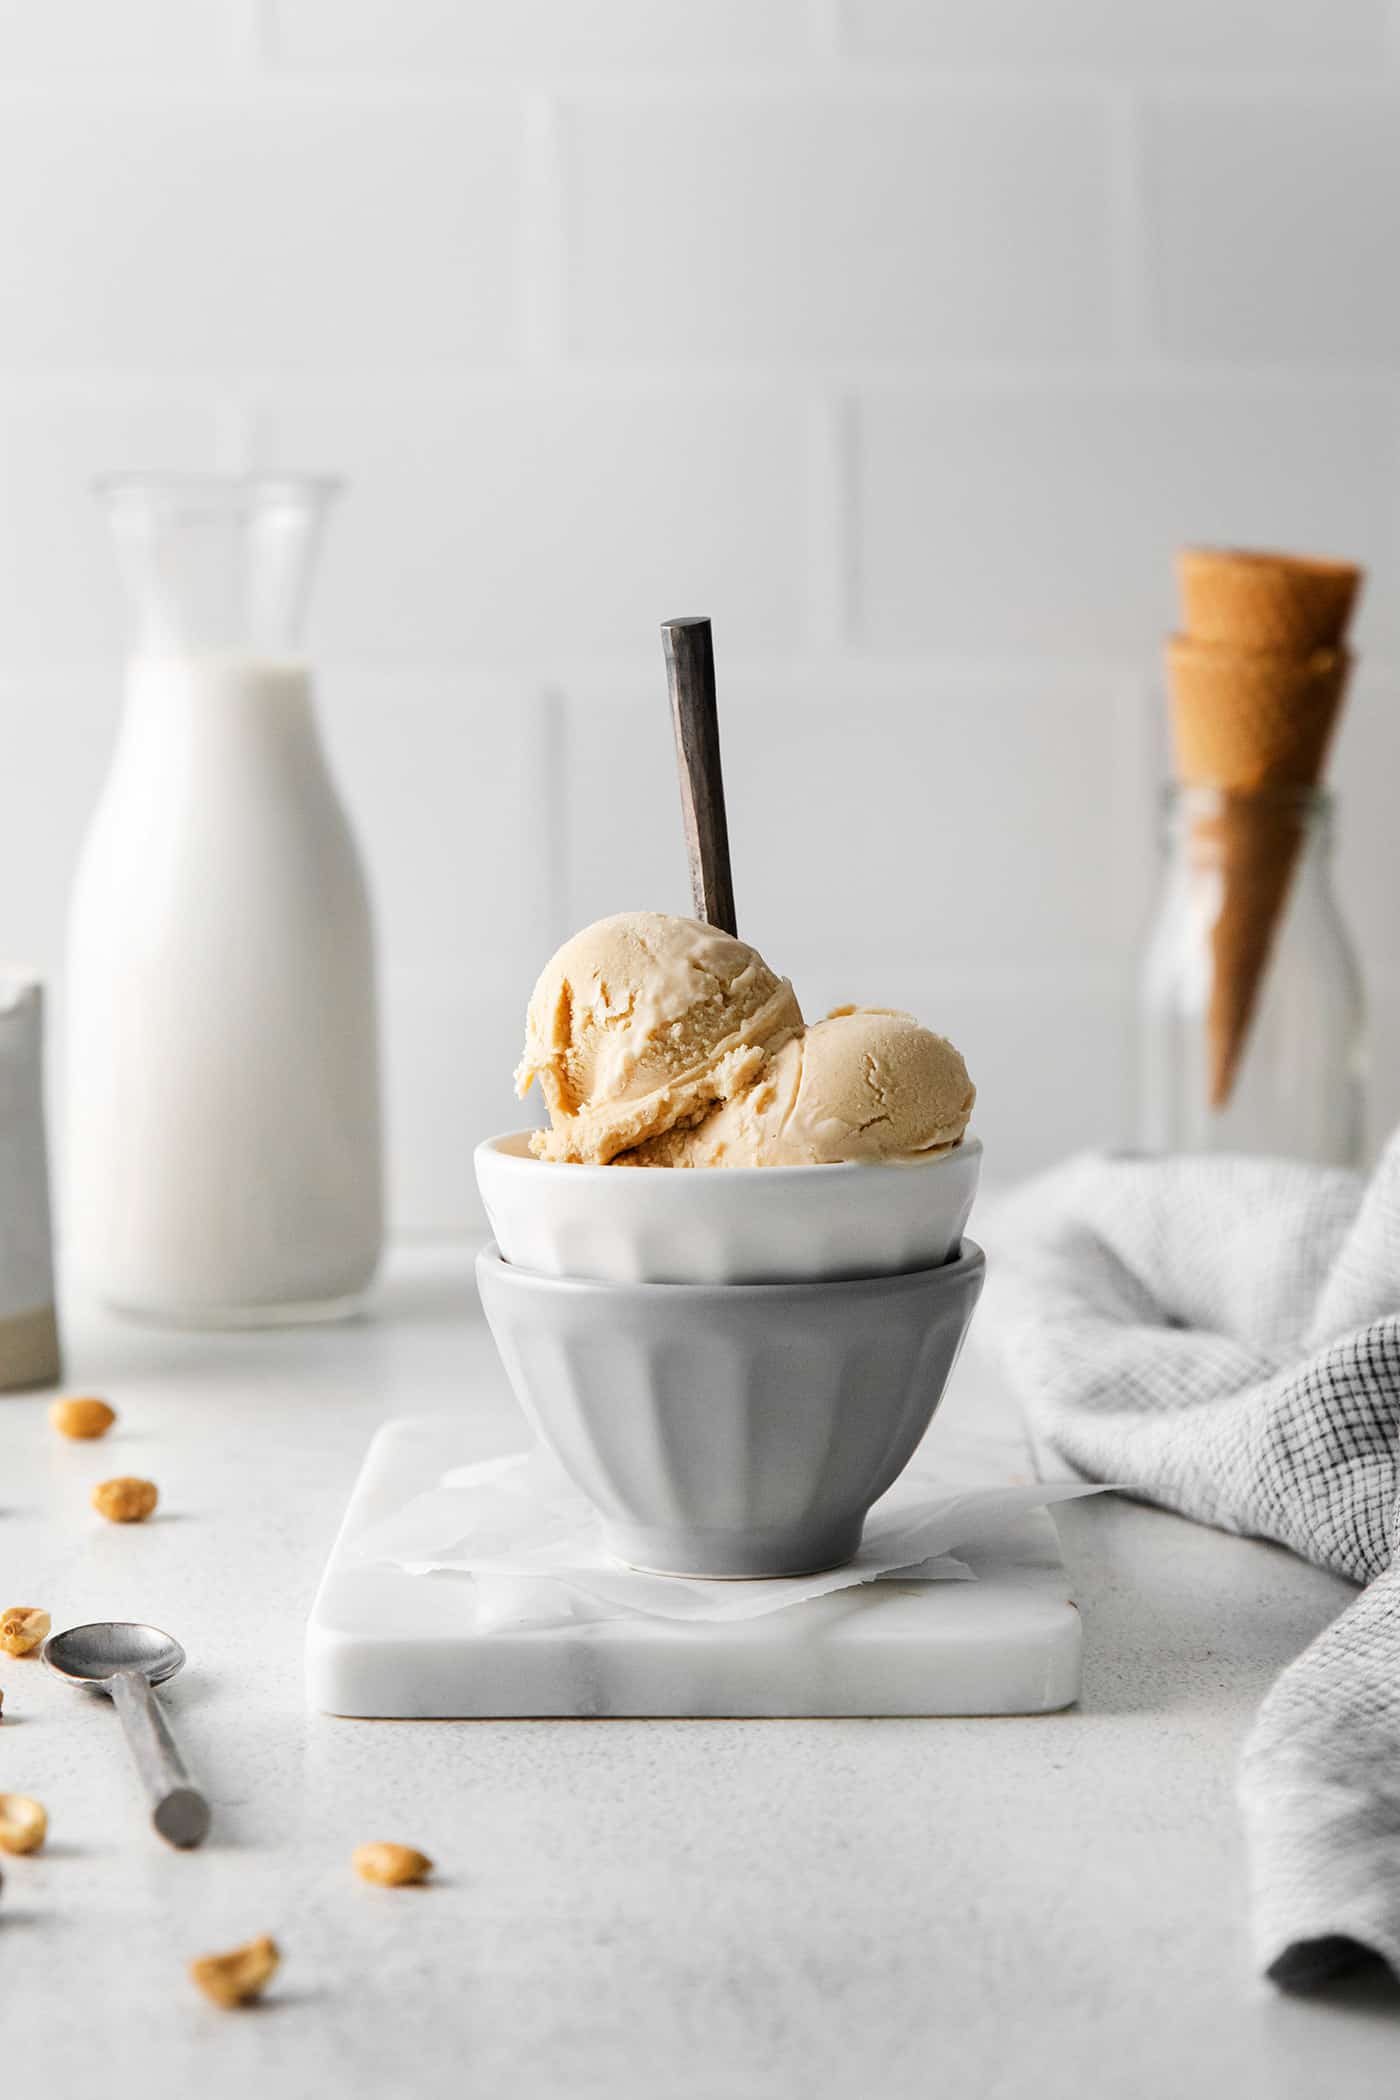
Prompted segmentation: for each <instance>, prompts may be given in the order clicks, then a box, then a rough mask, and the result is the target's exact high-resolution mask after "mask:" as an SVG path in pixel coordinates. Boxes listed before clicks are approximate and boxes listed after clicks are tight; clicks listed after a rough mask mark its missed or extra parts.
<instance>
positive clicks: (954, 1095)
mask: <svg viewBox="0 0 1400 2100" xmlns="http://www.w3.org/2000/svg"><path fill="white" fill-rule="evenodd" d="M975 1098H976V1089H975V1087H974V1086H973V1084H972V1081H971V1080H970V1079H969V1078H968V1076H967V1066H966V1065H965V1064H964V1063H963V1061H962V1058H961V1057H960V1056H959V1054H958V1052H957V1051H956V1050H955V1049H954V1048H953V1045H952V1044H951V1043H949V1042H946V1041H945V1040H944V1038H943V1037H942V1036H941V1035H934V1034H933V1033H932V1031H931V1030H929V1029H927V1028H922V1027H920V1025H919V1023H918V1022H917V1021H916V1020H914V1019H913V1017H912V1015H909V1014H902V1013H893V1012H889V1011H886V1010H884V1009H882V1008H874V1007H842V1008H839V1009H838V1010H837V1011H836V1012H835V1013H833V1014H831V1015H830V1016H829V1017H828V1018H827V1019H826V1020H825V1021H818V1022H817V1023H816V1024H815V1026H813V1027H811V1028H809V1029H807V1030H806V1032H805V1033H804V1034H802V1035H797V1036H793V1037H792V1038H790V1040H789V1041H787V1042H786V1043H784V1044H783V1046H782V1048H781V1049H779V1050H778V1051H777V1052H776V1053H775V1055H774V1056H772V1057H771V1058H770V1059H769V1060H768V1062H767V1064H766V1065H765V1066H764V1068H763V1071H762V1072H761V1074H760V1075H759V1077H758V1078H757V1079H756V1080H755V1081H754V1082H753V1084H752V1085H750V1086H748V1087H747V1088H745V1090H744V1091H743V1092H742V1093H738V1094H735V1095H734V1096H732V1097H731V1098H730V1099H729V1100H728V1101H726V1102H724V1103H723V1104H722V1105H721V1106H720V1107H718V1108H716V1109H714V1110H713V1111H712V1112H711V1113H710V1114H709V1115H708V1116H706V1117H705V1118H704V1120H703V1121H702V1122H700V1123H698V1124H696V1125H695V1126H693V1127H692V1128H689V1129H685V1130H672V1131H670V1132H668V1133H666V1134H664V1135H661V1136H658V1137H654V1138H652V1139H650V1140H649V1141H648V1142H646V1143H645V1144H643V1145H641V1146H640V1147H638V1148H637V1149H636V1150H635V1151H633V1152H630V1153H629V1154H628V1155H627V1156H626V1158H625V1159H623V1160H620V1161H619V1162H618V1164H619V1165H627V1166H639V1167H648V1166H650V1167H801V1166H830V1165H834V1164H835V1163H837V1162H839V1161H842V1160H866V1161H872V1160H888V1161H900V1160H905V1161H913V1160H920V1159H927V1158H929V1157H931V1156H932V1155H934V1154H937V1153H939V1152H946V1151H947V1150H948V1148H949V1147H950V1146H951V1145H955V1144H957V1143H958V1141H959V1139H960V1138H961V1137H962V1134H963V1132H964V1131H965V1130H966V1128H967V1122H968V1118H969V1116H970V1115H971V1114H972V1104H973V1101H974V1099H975Z"/></svg>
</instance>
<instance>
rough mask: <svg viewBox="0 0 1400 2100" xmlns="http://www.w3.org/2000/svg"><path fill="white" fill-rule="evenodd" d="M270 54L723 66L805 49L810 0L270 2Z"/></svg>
mask: <svg viewBox="0 0 1400 2100" xmlns="http://www.w3.org/2000/svg"><path fill="white" fill-rule="evenodd" d="M267 5H268V15H269V24H270V26H269V35H268V42H269V48H270V50H271V53H272V55H273V56H274V58H276V59H279V60H281V61H283V62H284V63H286V64H290V65H297V66H363V67H367V68H374V69H375V70H378V69H379V68H381V67H385V66H388V67H402V68H404V69H405V70H411V69H416V68H419V67H422V68H433V69H437V68H439V67H444V66H445V67H453V68H459V69H462V70H466V69H468V68H471V69H473V70H475V69H476V68H479V67H493V66H500V67H510V68H512V69H522V70H528V71H529V72H530V73H532V74H544V75H545V76H546V77H547V76H548V75H549V74H550V73H551V72H553V71H554V70H555V69H556V68H559V67H575V68H580V69H583V70H587V71H592V70H595V69H601V68H605V67H610V66H639V67H646V66H658V65H661V66H684V67H686V68H687V70H691V69H694V68H701V69H705V70H708V69H710V68H716V69H719V68H723V67H725V66H730V65H734V64H738V63H742V62H744V61H752V60H759V61H765V62H778V61H782V60H789V59H791V58H792V57H793V56H794V54H800V53H801V51H802V49H803V47H804V45H805V43H806V41H807V38H808V35H809V24H810V10H809V8H808V6H807V4H806V0H705V5H704V6H703V7H697V6H696V5H695V4H694V0H510V4H509V5H508V6H481V5H466V6H464V5H463V0H267Z"/></svg>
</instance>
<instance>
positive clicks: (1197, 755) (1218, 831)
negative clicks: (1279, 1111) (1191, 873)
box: [1167, 635, 1351, 1109]
mask: <svg viewBox="0 0 1400 2100" xmlns="http://www.w3.org/2000/svg"><path fill="white" fill-rule="evenodd" d="M1350 668H1351V660H1350V658H1349V657H1348V656H1347V655H1346V653H1345V652H1344V651H1343V650H1340V649H1320V650H1314V651H1313V652H1312V653H1311V654H1308V655H1304V656H1293V655H1289V654H1288V653H1287V652H1286V651H1282V650H1258V649H1241V648H1235V647H1230V646H1227V645H1224V644H1220V643H1212V642H1202V641H1199V640H1197V639H1196V638H1195V637H1194V636H1189V635H1176V636H1174V637H1173V638H1172V640H1171V641H1170V642H1169V644H1168V647H1167V673H1168V683H1169V687H1170V691H1171V701H1172V737H1173V743H1174V746H1175V752H1176V763H1177V773H1178V777H1179V778H1180V779H1181V780H1182V781H1183V783H1185V785H1187V786H1188V787H1196V788H1210V789H1214V790H1216V791H1217V793H1216V794H1215V796H1214V797H1213V798H1211V799H1210V800H1209V802H1208V803H1207V804H1206V806H1205V807H1204V808H1203V810H1202V811H1201V812H1200V813H1199V814H1197V815H1196V816H1195V817H1194V818H1193V821H1192V847H1193V851H1194V852H1195V853H1196V855H1197V857H1198V859H1200V860H1201V861H1202V862H1204V863H1206V864H1208V865H1210V866H1211V867H1213V868H1214V869H1215V870H1216V872H1217V875H1218V879H1219V895H1220V902H1219V909H1218V912H1217V915H1216V919H1215V923H1214V925H1213V927H1212V929H1211V947H1212V969H1211V988H1210V999H1209V1004H1208V1007H1207V1012H1206V1031H1207V1038H1208V1050H1209V1072H1210V1099H1211V1105H1212V1107H1214V1108H1217V1109H1220V1108H1224V1107H1225V1105H1226V1104H1227V1103H1228V1101H1229V1099H1230V1096H1231V1093H1232V1091H1233V1089H1234V1084H1235V1080H1236V1076H1237V1074H1238V1071H1239V1067H1240V1061H1241V1058H1242V1056H1243V1054H1244V1049H1245V1044H1246V1042H1247V1040H1248V1036H1249V1029H1250V1024H1251V1022H1252V1020H1253V1017H1254V1012H1255V1008H1256V1005H1257V1003H1258V999H1259V994H1260V990H1261V988H1262V986H1263V982H1264V976H1265V972H1266V970H1267V968H1268V963H1269V955H1270V951H1271V949H1272V947H1273V942H1274V936H1275V934H1276V932H1277V930H1278V926H1279V922H1280V920H1281V918H1282V916H1283V911H1284V908H1285V905H1286V904H1287V901H1288V890H1289V885H1290V882H1291V880H1292V876H1293V869H1294V865H1295V863H1296V861H1297V858H1298V852H1299V848H1300V846H1301V844H1302V839H1303V804H1302V796H1303V795H1304V794H1305V793H1306V791H1307V790H1309V789H1310V788H1312V787H1314V786H1316V784H1317V782H1318V780H1319V779H1320V778H1321V775H1322V769H1323V765H1324V763H1325V760H1326V756H1327V750H1328V746H1329V744H1330V742H1331V739H1332V733H1333V730H1334V728H1335V727H1336V722H1337V717H1338V714H1339V713H1340V710H1341V704H1342V699H1343V695H1344V693H1345V689H1346V682H1347V676H1348V673H1349V671H1350Z"/></svg>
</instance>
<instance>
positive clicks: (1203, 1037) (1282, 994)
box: [1139, 788, 1364, 1166]
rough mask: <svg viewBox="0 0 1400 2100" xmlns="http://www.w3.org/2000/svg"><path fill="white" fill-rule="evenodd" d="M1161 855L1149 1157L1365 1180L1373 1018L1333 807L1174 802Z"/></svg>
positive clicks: (1283, 801) (1147, 1010)
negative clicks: (1360, 1172) (1254, 1157)
mask: <svg viewBox="0 0 1400 2100" xmlns="http://www.w3.org/2000/svg"><path fill="white" fill-rule="evenodd" d="M1165 843H1166V871H1165V881H1164V886H1163V891H1162V896H1161V901H1160V904H1159V907H1158V913H1157V918H1156V923H1155V925H1154V927H1153V931H1152V935H1151V939H1150V943H1149V946H1148V952H1147V957H1146V961H1145V964H1144V968H1143V974H1142V981H1141V989H1140V1014H1139V1019H1140V1024H1141V1047H1142V1072H1141V1113H1140V1118H1139V1121H1140V1136H1141V1139H1142V1142H1143V1143H1144V1144H1145V1145H1146V1146H1147V1147H1148V1149H1149V1150H1151V1151H1154V1152H1250V1153H1271V1154H1275V1155H1277V1156H1279V1157H1288V1158H1293V1159H1303V1160H1311V1161H1314V1162H1316V1163H1319V1164H1322V1165H1329V1166H1354V1165H1356V1164H1357V1163H1358V1162H1359V1160H1360V1157H1361V1152H1362V1145H1363V1135H1364V1133H1363V1120H1364V1118H1363V1106H1364V1104H1363V1078H1364V1009H1363V1002H1362V993H1361V977H1360V972H1359V969H1358V966H1357V962H1356V956H1355V952H1354V950H1353V948H1352V944H1351V940H1350V937H1349V935H1348V933H1347V929H1346V926H1345V924H1344V922H1343V920H1342V917H1341V914H1340V912H1339V910H1338V908H1337V901H1336V897H1335V895H1334V893H1333V889H1332V872H1331V864H1330V855H1331V843H1332V798H1331V796H1330V795H1329V794H1327V792H1326V791H1325V790H1323V789H1316V788H1314V789H1308V788H1301V789H1300V788H1284V789H1272V790H1259V791H1257V792H1254V793H1250V794H1237V793H1228V792H1226V791H1224V790H1221V789H1216V788H1173V789H1170V790H1169V791H1168V795H1167V800H1166V831H1165Z"/></svg>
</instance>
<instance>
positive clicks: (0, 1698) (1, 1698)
mask: <svg viewBox="0 0 1400 2100" xmlns="http://www.w3.org/2000/svg"><path fill="white" fill-rule="evenodd" d="M4 1711H5V1694H4V1693H3V1691H0V1716H2V1715H3V1714H4Z"/></svg>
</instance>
